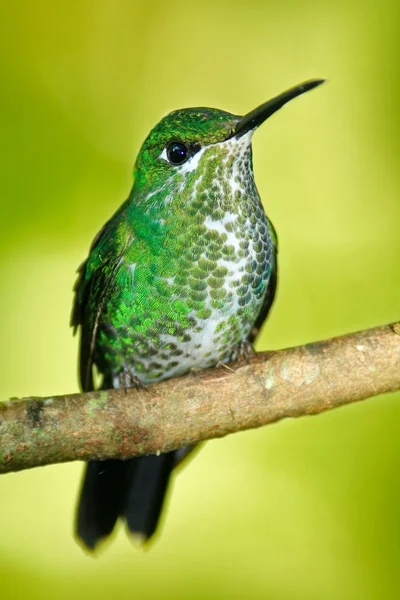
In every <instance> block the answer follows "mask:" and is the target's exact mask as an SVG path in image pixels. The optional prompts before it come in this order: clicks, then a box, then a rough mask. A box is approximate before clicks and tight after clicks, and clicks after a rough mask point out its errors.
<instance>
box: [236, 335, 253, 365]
mask: <svg viewBox="0 0 400 600" xmlns="http://www.w3.org/2000/svg"><path fill="white" fill-rule="evenodd" d="M255 355H256V351H255V350H254V348H253V346H252V344H251V343H250V342H249V341H248V340H242V341H241V342H239V344H238V345H237V346H236V347H235V349H234V350H233V352H232V355H231V361H232V362H241V361H242V360H245V361H246V362H247V363H248V362H249V361H250V358H251V357H252V356H255Z"/></svg>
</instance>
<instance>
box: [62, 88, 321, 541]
mask: <svg viewBox="0 0 400 600" xmlns="http://www.w3.org/2000/svg"><path fill="white" fill-rule="evenodd" d="M323 81H324V80H323V79H315V80H311V81H307V82H305V83H302V84H301V85H297V86H295V87H293V88H291V89H289V90H287V91H285V92H283V93H282V94H280V95H278V96H276V97H274V98H273V99H271V100H269V101H267V102H265V103H264V104H262V105H261V106H259V107H258V108H256V109H254V110H252V111H251V112H249V113H248V114H246V115H245V116H237V115H234V114H231V113H229V112H225V111H223V110H218V109H215V108H184V109H180V110H175V111H173V112H171V113H170V114H168V115H167V116H166V117H164V118H163V119H162V120H161V121H160V122H159V123H158V124H157V125H156V126H155V127H154V129H152V131H151V132H150V133H149V135H148V137H147V138H146V139H145V141H144V143H143V145H142V147H141V149H140V151H139V154H138V156H137V159H136V163H135V167H134V177H133V186H132V189H131V192H130V194H129V196H128V199H127V200H126V201H125V202H124V203H123V204H122V206H121V207H120V208H119V209H118V210H117V211H116V213H115V214H114V216H112V217H111V218H110V220H109V221H108V222H107V223H106V224H105V225H104V227H103V228H102V229H101V230H100V232H99V233H98V234H97V236H96V237H95V239H94V241H93V243H92V245H91V248H90V251H89V256H88V258H87V260H86V261H85V262H84V263H83V264H82V265H81V267H80V268H79V270H78V279H77V282H76V285H75V288H74V291H75V298H74V307H73V311H72V318H71V324H72V326H73V327H74V329H75V331H76V330H77V329H78V328H79V330H80V357H79V364H80V367H79V374H80V383H81V387H82V390H83V391H84V392H87V391H91V390H93V389H94V388H95V384H94V379H95V378H94V369H96V370H97V372H98V373H99V374H101V376H102V383H101V384H100V386H101V387H100V389H110V388H120V387H121V388H124V387H125V388H127V387H131V386H138V385H143V386H147V385H149V384H151V383H153V382H160V381H163V380H165V379H168V378H171V377H177V376H181V375H184V374H187V373H189V372H190V371H192V370H197V369H203V368H209V367H215V366H216V365H219V364H225V363H228V362H230V361H232V360H239V359H240V358H241V357H243V355H246V353H247V352H248V349H249V348H251V345H252V344H253V342H254V340H255V338H256V336H257V334H258V332H259V331H260V328H261V326H262V324H263V323H264V321H265V319H266V317H267V315H268V313H269V310H270V308H271V305H272V303H273V300H274V296H275V290H276V283H277V235H276V233H275V230H274V227H273V225H272V223H271V221H270V220H269V219H268V218H267V216H266V214H265V212H264V208H263V205H262V203H261V199H260V196H259V193H258V190H257V187H256V184H255V180H254V173H253V164H252V146H251V140H252V135H253V133H254V131H255V130H256V129H257V128H258V127H259V126H260V125H261V124H262V123H263V122H264V121H265V120H266V119H268V118H269V117H270V116H271V115H273V114H274V113H275V112H276V111H277V110H278V109H280V108H281V107H282V106H283V105H284V104H286V103H287V102H289V101H290V100H292V99H293V98H296V97H297V96H299V95H301V94H303V93H305V92H307V91H309V90H312V89H313V88H315V87H317V86H318V85H320V84H321V83H323ZM189 451H190V448H183V449H180V450H177V451H173V452H169V453H166V454H161V455H160V456H155V455H154V456H144V457H137V458H130V459H127V460H125V461H121V460H114V459H110V460H103V461H99V460H95V461H91V462H89V463H88V464H87V466H86V471H85V474H84V478H83V484H82V488H81V494H80V500H79V503H78V511H77V518H76V533H77V537H78V539H79V540H80V541H81V542H82V543H83V545H84V546H85V547H86V548H87V549H89V550H94V549H95V548H96V546H97V544H98V543H99V542H100V541H101V540H102V539H103V538H106V537H107V536H108V535H109V534H111V532H112V531H113V529H114V526H115V524H116V522H117V520H118V519H122V520H123V521H124V522H125V524H126V526H127V529H128V531H129V532H130V533H131V534H132V535H133V536H137V537H138V538H139V539H140V540H142V541H146V540H149V539H150V538H151V536H152V535H153V534H154V532H155V531H156V527H157V524H158V521H159V517H160V514H161V511H162V506H163V501H164V497H165V494H166V491H167V487H168V482H169V479H170V476H171V473H172V471H173V470H174V468H175V467H176V466H177V464H178V463H180V462H181V460H182V459H183V458H184V456H185V455H187V454H188V453H189Z"/></svg>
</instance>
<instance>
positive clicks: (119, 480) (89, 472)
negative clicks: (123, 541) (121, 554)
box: [76, 460, 126, 550]
mask: <svg viewBox="0 0 400 600" xmlns="http://www.w3.org/2000/svg"><path fill="white" fill-rule="evenodd" d="M125 469H126V463H125V462H124V461H122V460H95V461H92V462H89V463H88V464H87V465H86V472H85V475H84V479H83V485H82V489H81V495H80V500H79V506H78V514H77V523H76V529H77V534H78V537H79V538H80V539H81V540H82V542H83V543H84V544H85V546H87V547H88V548H89V549H90V550H94V548H95V547H96V545H97V542H99V541H100V540H101V539H102V538H105V537H107V536H108V535H110V533H111V532H112V530H113V529H114V525H115V523H116V521H117V519H118V517H119V515H120V514H121V511H122V507H123V501H124V495H125Z"/></svg>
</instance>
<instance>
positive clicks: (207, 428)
mask: <svg viewBox="0 0 400 600" xmlns="http://www.w3.org/2000/svg"><path fill="white" fill-rule="evenodd" d="M399 389H400V324H399V323H395V324H393V325H386V326H384V327H377V328H375V329H369V330H366V331H363V332H360V333H354V334H350V335H347V336H343V337H338V338H334V339H331V340H327V341H323V342H317V343H313V344H308V345H306V346H299V347H297V348H290V349H288V350H280V351H278V352H268V353H267V352H264V353H260V354H258V355H257V356H256V357H255V358H254V359H252V360H251V361H250V362H249V363H248V364H247V363H240V364H235V365H230V368H229V369H228V368H226V367H220V368H216V369H209V370H206V371H201V372H198V373H196V374H189V375H187V376H186V377H181V378H178V379H171V380H169V381H165V382H163V383H159V384H154V385H152V386H150V387H149V388H148V389H147V390H143V389H142V390H136V389H130V390H127V391H126V393H125V392H124V390H110V391H99V392H91V393H86V394H73V395H68V396H57V397H54V398H23V399H20V400H11V401H7V402H2V403H0V473H7V472H9V471H19V470H21V469H28V468H31V467H37V466H40V465H48V464H53V463H59V462H66V461H72V460H89V459H93V458H128V457H131V456H136V455H142V454H153V453H159V452H166V451H168V450H173V449H175V448H179V447H181V446H184V445H186V444H193V443H194V442H199V441H202V440H206V439H210V438H216V437H222V436H224V435H227V434H228V433H234V432H236V431H241V430H244V429H250V428H252V427H260V426H262V425H266V424H268V423H273V422H275V421H278V420H280V419H283V418H285V417H300V416H302V415H312V414H317V413H320V412H322V411H325V410H329V409H331V408H335V407H338V406H342V405H344V404H348V403H350V402H356V401H357V400H363V399H365V398H368V397H370V396H375V395H377V394H383V393H385V392H392V391H395V390H399Z"/></svg>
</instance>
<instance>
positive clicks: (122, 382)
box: [119, 369, 148, 394]
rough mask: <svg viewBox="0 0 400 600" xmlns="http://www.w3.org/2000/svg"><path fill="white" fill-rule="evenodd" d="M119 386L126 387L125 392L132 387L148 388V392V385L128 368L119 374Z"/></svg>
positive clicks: (138, 388)
mask: <svg viewBox="0 0 400 600" xmlns="http://www.w3.org/2000/svg"><path fill="white" fill-rule="evenodd" d="M119 387H120V388H122V387H123V388H124V391H125V394H126V392H127V390H128V389H129V388H132V387H135V388H136V389H137V390H146V392H148V389H147V386H145V385H144V383H142V382H141V381H140V379H139V378H138V377H136V375H133V373H131V371H128V369H124V370H123V371H121V373H120V375H119Z"/></svg>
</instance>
